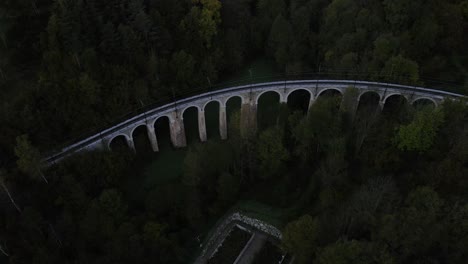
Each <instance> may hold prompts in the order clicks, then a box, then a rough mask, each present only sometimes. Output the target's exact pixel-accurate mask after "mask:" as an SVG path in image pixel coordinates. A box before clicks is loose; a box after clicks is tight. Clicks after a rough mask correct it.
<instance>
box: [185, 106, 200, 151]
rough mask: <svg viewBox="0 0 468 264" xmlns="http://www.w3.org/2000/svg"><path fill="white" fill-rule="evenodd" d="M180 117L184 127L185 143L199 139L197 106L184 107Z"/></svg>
mask: <svg viewBox="0 0 468 264" xmlns="http://www.w3.org/2000/svg"><path fill="white" fill-rule="evenodd" d="M182 117H183V118H184V128H185V136H186V138H187V144H191V143H194V142H198V141H200V135H199V130H198V125H199V124H198V108H197V107H196V106H191V107H188V108H186V109H185V110H184V113H183V115H182Z"/></svg>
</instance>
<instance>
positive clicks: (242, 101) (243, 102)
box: [224, 94, 247, 106]
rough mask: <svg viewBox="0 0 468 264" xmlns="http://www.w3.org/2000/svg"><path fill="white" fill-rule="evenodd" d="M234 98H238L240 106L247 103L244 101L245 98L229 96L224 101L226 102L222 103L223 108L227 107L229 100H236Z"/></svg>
mask: <svg viewBox="0 0 468 264" xmlns="http://www.w3.org/2000/svg"><path fill="white" fill-rule="evenodd" d="M236 97H237V98H240V100H241V104H246V103H247V101H246V100H245V98H244V97H243V96H241V95H238V94H236V95H231V96H229V97H228V98H227V99H226V101H225V102H224V106H227V104H228V102H229V101H230V100H231V99H234V98H236Z"/></svg>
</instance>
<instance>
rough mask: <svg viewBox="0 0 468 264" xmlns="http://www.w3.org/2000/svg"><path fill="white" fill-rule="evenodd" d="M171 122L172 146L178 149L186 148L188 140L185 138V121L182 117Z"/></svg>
mask: <svg viewBox="0 0 468 264" xmlns="http://www.w3.org/2000/svg"><path fill="white" fill-rule="evenodd" d="M170 122H171V125H170V127H171V141H172V144H173V145H174V147H176V148H183V147H186V146H187V139H186V138H185V128H184V119H183V118H182V117H176V118H174V119H172V120H171V121H170Z"/></svg>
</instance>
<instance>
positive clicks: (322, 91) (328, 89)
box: [315, 88, 343, 98]
mask: <svg viewBox="0 0 468 264" xmlns="http://www.w3.org/2000/svg"><path fill="white" fill-rule="evenodd" d="M330 90H334V91H338V92H339V93H340V95H341V96H343V91H341V90H340V89H338V88H325V89H322V90H320V91H319V92H318V93H317V96H315V98H319V96H320V95H321V94H323V93H324V92H326V91H330Z"/></svg>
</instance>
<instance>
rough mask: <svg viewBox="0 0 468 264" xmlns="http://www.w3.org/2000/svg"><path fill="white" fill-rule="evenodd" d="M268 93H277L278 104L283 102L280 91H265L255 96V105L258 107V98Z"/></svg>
mask: <svg viewBox="0 0 468 264" xmlns="http://www.w3.org/2000/svg"><path fill="white" fill-rule="evenodd" d="M269 92H274V93H277V94H278V96H279V102H280V103H281V102H282V101H283V100H281V99H282V97H283V94H281V92H280V91H278V90H265V91H262V92H260V93H259V94H258V95H257V96H256V98H255V104H257V105H258V101H259V100H260V97H262V95H264V94H266V93H269Z"/></svg>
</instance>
